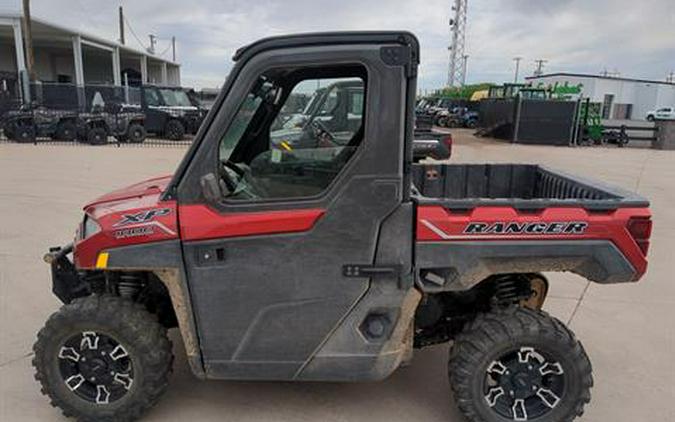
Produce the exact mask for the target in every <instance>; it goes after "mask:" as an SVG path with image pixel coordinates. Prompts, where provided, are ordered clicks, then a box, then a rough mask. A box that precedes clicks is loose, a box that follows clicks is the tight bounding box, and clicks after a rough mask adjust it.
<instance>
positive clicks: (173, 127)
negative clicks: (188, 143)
mask: <svg viewBox="0 0 675 422" xmlns="http://www.w3.org/2000/svg"><path fill="white" fill-rule="evenodd" d="M164 135H166V137H167V138H169V139H171V140H174V141H179V140H181V139H183V136H185V126H183V123H181V122H180V120H176V119H172V120H169V121H168V122H166V126H165V127H164Z"/></svg>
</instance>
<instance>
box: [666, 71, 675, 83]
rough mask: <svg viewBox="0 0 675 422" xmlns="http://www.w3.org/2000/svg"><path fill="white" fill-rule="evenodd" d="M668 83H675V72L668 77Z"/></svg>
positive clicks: (671, 72)
mask: <svg viewBox="0 0 675 422" xmlns="http://www.w3.org/2000/svg"><path fill="white" fill-rule="evenodd" d="M666 82H670V83H671V84H672V83H675V71H672V70H671V71H670V73H669V74H668V76H666Z"/></svg>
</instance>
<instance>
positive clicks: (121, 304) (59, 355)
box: [33, 296, 173, 421]
mask: <svg viewBox="0 0 675 422" xmlns="http://www.w3.org/2000/svg"><path fill="white" fill-rule="evenodd" d="M33 350H34V352H35V358H34V359H33V366H34V367H35V370H36V374H35V378H36V379H37V380H38V381H39V382H40V383H41V384H42V393H43V394H46V395H48V396H49V397H50V399H51V402H52V405H53V406H56V407H59V408H61V410H62V412H63V414H64V415H65V416H69V417H75V418H77V419H78V420H83V421H127V420H133V419H137V418H138V417H139V416H140V415H141V414H142V413H143V412H145V411H146V410H147V409H149V408H150V407H151V406H153V405H154V404H155V403H156V402H157V400H158V399H159V397H160V396H161V394H162V393H163V392H164V391H165V390H166V387H167V385H168V377H169V374H170V372H171V365H172V361H173V355H172V353H171V342H170V341H169V339H168V338H167V335H166V329H165V328H163V327H162V326H161V325H160V324H159V323H158V322H157V319H156V318H155V316H153V315H152V314H150V313H148V312H147V311H146V310H145V308H144V307H143V306H142V305H139V304H136V303H133V302H131V301H128V300H125V299H122V298H119V297H112V296H89V297H86V298H80V299H76V300H75V301H73V302H72V303H71V304H68V305H65V306H63V307H61V309H60V310H59V311H58V312H56V313H54V314H53V315H52V316H51V317H50V318H49V320H48V321H47V324H46V325H45V327H44V328H43V329H42V330H41V331H40V333H39V334H38V340H37V342H36V343H35V345H34V346H33Z"/></svg>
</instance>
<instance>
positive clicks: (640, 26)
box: [0, 0, 675, 89]
mask: <svg viewBox="0 0 675 422" xmlns="http://www.w3.org/2000/svg"><path fill="white" fill-rule="evenodd" d="M0 2H2V3H0V4H2V5H3V6H4V3H5V2H7V3H9V6H12V4H13V5H14V6H15V7H16V8H17V9H18V7H19V6H20V4H19V3H20V1H19V0H0ZM122 4H123V6H124V9H125V14H126V16H127V19H128V20H129V22H130V23H131V28H132V29H133V30H134V32H135V33H136V34H137V35H138V36H139V38H140V41H141V42H142V43H143V44H145V45H147V44H148V41H147V40H148V38H147V34H150V33H152V34H155V35H157V36H158V37H159V45H158V46H157V51H160V52H161V51H164V50H165V49H166V47H167V46H168V45H169V44H168V43H169V40H170V38H171V36H176V38H177V45H178V47H177V50H178V51H177V52H178V60H179V61H180V62H181V63H182V76H183V80H184V83H185V84H191V85H195V86H198V87H202V86H214V85H219V84H220V83H222V81H223V80H224V78H225V76H226V74H227V73H228V71H229V69H230V67H231V62H230V57H231V56H232V54H233V53H234V51H235V50H236V49H237V48H239V47H240V46H242V45H243V44H247V43H250V42H252V41H254V40H256V39H258V38H261V37H265V36H270V35H278V34H283V33H294V32H311V31H329V30H359V29H368V30H373V29H405V30H410V31H412V32H414V33H415V34H416V35H417V36H418V37H419V38H420V42H421V45H422V66H421V68H420V81H419V84H418V85H419V86H420V87H421V88H423V89H424V88H437V87H440V86H442V85H443V83H444V82H445V80H446V72H447V63H448V51H447V45H448V43H449V28H448V25H447V23H448V20H449V17H450V1H447V0H371V1H363V0H342V1H339V2H337V1H332V0H331V1H327V0H315V1H313V2H309V1H306V0H302V1H301V0H284V1H282V0H277V1H273V0H258V1H251V0H247V1H241V0H240V1H234V0H193V1H191V2H185V1H184V0H143V1H130V0H126V1H122ZM31 5H32V6H31V7H32V10H33V13H34V14H35V15H37V16H40V17H43V18H45V19H49V20H51V21H54V22H58V23H60V24H62V25H66V26H72V27H76V28H79V29H81V30H84V31H87V32H91V33H95V34H97V35H100V36H104V37H107V38H117V36H118V34H117V6H118V2H113V1H110V0H70V1H65V0H61V1H55V0H33V1H32V2H31ZM3 6H0V9H1V8H3ZM5 8H6V7H5ZM673 28H675V2H674V1H673V0H648V1H643V2H636V1H634V0H585V1H582V0H489V1H488V0H483V1H478V0H469V9H468V34H467V42H466V53H467V54H468V55H469V63H468V70H469V71H468V77H467V80H468V81H469V82H479V81H491V82H503V81H508V80H511V79H512V78H513V76H512V75H513V60H512V58H513V57H514V56H522V57H523V61H522V62H521V75H525V74H531V73H532V71H533V69H534V60H535V59H538V58H543V59H547V60H548V63H547V64H546V68H545V70H547V71H574V72H586V73H598V72H600V71H602V70H603V69H604V68H607V69H611V70H613V69H615V68H616V69H618V70H619V71H620V72H621V74H622V75H623V76H632V77H642V78H654V79H663V78H664V77H665V75H666V73H668V72H669V71H671V70H675V41H674V40H675V38H674V36H675V30H673ZM126 38H127V43H129V44H131V45H134V46H137V47H138V42H137V41H136V40H135V39H134V37H133V35H132V34H131V32H130V30H129V29H127V34H126ZM168 54H170V53H167V56H168Z"/></svg>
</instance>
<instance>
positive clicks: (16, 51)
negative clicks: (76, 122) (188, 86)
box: [0, 12, 180, 94]
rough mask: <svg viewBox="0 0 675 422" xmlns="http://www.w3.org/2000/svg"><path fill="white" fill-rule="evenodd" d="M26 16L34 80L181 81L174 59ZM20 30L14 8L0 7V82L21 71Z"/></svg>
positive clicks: (23, 56)
mask: <svg viewBox="0 0 675 422" xmlns="http://www.w3.org/2000/svg"><path fill="white" fill-rule="evenodd" d="M31 22H32V23H31V28H32V35H33V51H34V54H33V56H34V60H35V66H34V73H35V77H36V79H37V80H38V81H41V82H43V83H68V84H76V85H77V86H84V85H85V84H106V85H116V86H121V85H122V84H123V83H124V82H125V80H131V81H132V83H135V84H141V83H152V84H159V85H167V86H179V85H180V64H178V63H174V62H172V61H170V60H166V59H163V58H161V57H157V56H154V55H152V54H149V53H147V52H145V51H142V50H137V49H135V48H131V47H129V46H127V45H122V44H120V43H118V42H117V41H111V40H106V39H103V38H100V37H97V36H95V35H91V34H86V33H83V32H81V31H78V30H76V29H73V28H66V27H63V26H61V25H59V24H56V23H53V22H48V21H46V20H44V19H41V18H37V17H32V18H31ZM24 31H25V28H24V25H23V23H22V17H21V15H20V14H19V13H12V12H0V79H4V82H3V83H4V85H7V84H8V83H13V84H17V82H18V81H20V80H21V78H22V76H20V75H22V74H23V73H25V70H26V54H25V51H26V49H25V45H24V42H23V33H24ZM1 88H2V87H0V89H1ZM24 94H25V90H24Z"/></svg>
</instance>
